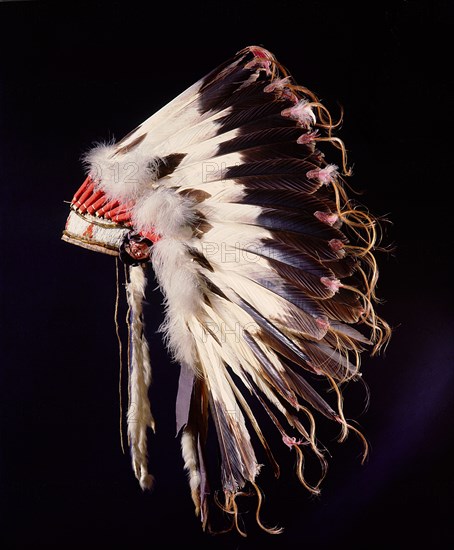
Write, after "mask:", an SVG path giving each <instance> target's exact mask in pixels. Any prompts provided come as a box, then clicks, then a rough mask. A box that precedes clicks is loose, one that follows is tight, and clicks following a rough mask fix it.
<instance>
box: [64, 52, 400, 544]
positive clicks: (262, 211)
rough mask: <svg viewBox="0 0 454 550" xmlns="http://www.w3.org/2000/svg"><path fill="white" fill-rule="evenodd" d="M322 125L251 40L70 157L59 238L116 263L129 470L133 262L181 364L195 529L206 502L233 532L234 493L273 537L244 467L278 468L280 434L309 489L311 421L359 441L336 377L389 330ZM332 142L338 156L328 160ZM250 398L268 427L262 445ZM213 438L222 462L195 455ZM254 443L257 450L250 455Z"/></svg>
mask: <svg viewBox="0 0 454 550" xmlns="http://www.w3.org/2000/svg"><path fill="white" fill-rule="evenodd" d="M337 126H338V124H335V123H334V122H333V120H332V118H331V116H330V114H329V112H328V110H327V109H326V107H324V106H323V105H322V104H321V103H320V101H319V100H318V99H317V97H316V96H315V95H314V94H313V93H312V92H311V91H309V90H308V89H306V88H304V87H303V86H300V85H298V84H296V83H295V82H294V81H293V79H292V77H291V76H290V75H289V74H288V72H287V71H286V69H285V68H284V67H283V66H281V65H280V64H279V63H278V61H277V60H276V59H275V57H274V56H273V55H272V54H271V53H270V52H269V51H267V50H265V49H263V48H261V47H257V46H250V47H247V48H245V49H244V50H242V51H240V52H238V53H237V54H236V55H235V56H234V57H233V58H232V59H230V60H228V61H227V62H225V63H224V64H222V65H221V66H220V67H218V68H216V69H214V70H213V71H212V72H211V73H210V74H209V75H207V76H206V77H205V78H202V79H201V80H199V81H198V82H197V83H195V84H194V85H193V86H191V87H190V88H189V89H187V90H186V91H184V92H183V93H181V94H180V95H179V96H178V97H176V98H175V99H174V100H173V101H171V102H170V103H169V104H168V105H166V106H165V107H164V108H163V109H161V110H160V111H158V112H157V113H155V114H154V115H152V116H151V117H150V118H148V119H147V120H146V121H145V122H143V123H142V124H140V125H139V126H138V127H137V128H136V129H135V130H134V131H133V132H131V133H130V134H129V135H128V136H126V137H125V138H123V139H122V140H121V141H119V142H118V143H107V144H98V145H97V146H96V147H94V148H93V149H92V150H91V151H89V152H88V153H87V154H86V155H85V157H84V163H85V166H86V168H87V178H86V180H85V181H84V183H83V184H82V186H81V187H80V188H79V190H78V191H77V192H76V194H75V195H74V198H73V200H72V203H71V211H70V215H69V217H68V221H67V224H66V229H65V231H64V233H63V239H64V240H66V241H68V242H70V243H73V244H76V245H79V246H83V247H86V248H89V249H92V250H95V251H100V252H105V253H108V254H111V255H114V256H119V257H120V258H121V259H122V260H123V261H124V262H125V263H126V265H127V266H128V270H129V273H128V281H127V288H126V290H127V300H128V305H129V318H128V326H129V330H130V336H129V343H130V345H129V348H130V357H129V395H130V401H131V402H130V410H129V412H128V440H129V446H130V451H131V457H132V464H133V469H134V472H135V475H136V477H137V478H138V480H139V482H140V485H141V487H142V488H143V489H148V488H150V487H151V485H152V480H153V479H152V476H151V475H150V474H149V472H148V465H147V430H148V429H149V428H151V429H154V427H155V426H154V420H153V417H152V414H151V408H150V402H149V398H148V388H149V385H150V383H151V368H150V358H149V350H148V344H147V341H146V339H145V335H144V319H143V313H142V301H143V298H144V295H145V288H146V274H145V269H146V266H147V264H148V265H151V267H152V269H153V272H154V276H155V277H156V279H157V281H158V284H159V286H160V288H161V290H162V292H163V295H164V297H165V302H164V307H165V321H164V323H163V325H162V327H161V330H162V332H163V336H164V339H165V341H166V343H167V345H168V348H169V352H170V353H171V355H172V358H173V359H174V360H175V361H176V362H178V363H179V364H180V365H181V376H180V385H179V392H178V398H177V414H176V418H177V430H178V433H180V435H181V448H182V456H183V465H184V468H185V469H186V470H187V473H188V478H189V486H190V491H191V495H192V498H193V501H194V505H195V509H196V513H197V514H198V515H200V517H201V521H202V525H203V527H204V528H209V529H212V530H214V529H216V527H215V526H214V525H213V523H212V522H211V521H210V510H211V511H213V509H214V508H213V507H215V506H216V505H217V506H219V507H220V508H221V509H222V510H223V511H224V512H227V513H228V514H229V516H228V517H230V518H231V520H232V527H234V528H236V529H237V530H238V532H239V533H240V534H242V535H244V534H245V529H244V526H243V523H242V516H241V510H240V508H239V503H238V502H237V498H238V497H239V496H243V495H245V494H249V495H255V499H256V500H255V505H254V506H255V509H256V514H255V517H256V520H257V522H258V524H259V525H260V527H262V528H263V529H264V530H266V531H268V532H269V533H279V532H280V531H281V530H280V529H278V528H270V527H267V526H265V525H264V524H263V522H262V520H261V518H260V509H261V506H262V494H261V491H260V489H259V487H258V485H257V478H258V476H259V473H260V470H261V468H266V467H272V468H273V470H274V472H275V474H276V475H278V474H279V466H278V464H277V461H276V459H275V458H274V456H273V448H274V447H275V446H276V445H278V444H279V443H281V444H282V445H284V446H286V447H288V448H289V449H290V450H291V451H292V452H293V453H294V456H295V466H296V477H297V479H298V480H299V481H300V482H301V483H302V484H303V485H304V486H305V487H306V488H307V489H308V491H310V492H311V493H315V494H317V493H319V486H320V482H321V480H322V479H323V477H324V475H325V473H326V467H327V461H326V458H325V448H324V447H323V446H322V445H320V444H319V442H318V439H317V430H316V427H317V422H318V419H319V418H320V417H325V418H327V419H329V420H331V421H332V422H333V424H334V426H337V430H338V432H339V439H340V440H341V441H342V440H345V438H346V437H347V435H348V433H349V432H350V431H353V432H355V433H356V434H357V435H359V437H360V439H361V440H362V442H363V444H364V456H365V455H366V453H367V443H366V439H365V438H364V437H363V436H362V435H361V433H360V431H359V430H358V429H357V428H356V427H354V426H353V425H352V424H351V423H350V422H349V421H348V420H347V419H346V418H345V416H344V413H343V408H342V393H341V387H342V384H343V383H345V382H347V381H350V380H358V379H360V372H359V368H360V354H361V352H362V351H363V350H364V349H365V348H369V349H371V350H372V353H375V352H377V351H378V350H379V349H380V348H381V347H382V346H383V345H384V344H385V343H386V342H387V340H388V338H389V335H390V329H389V327H388V325H387V324H386V322H385V321H383V320H382V319H380V317H379V316H378V315H377V314H376V313H375V310H374V301H375V286H376V282H377V277H378V270H377V263H376V260H375V251H376V246H377V235H378V222H377V220H376V219H375V218H373V217H372V216H371V215H370V214H369V213H368V212H367V211H366V210H364V209H362V208H361V206H360V205H359V204H356V203H355V202H353V201H352V200H351V199H350V198H349V197H348V196H347V193H346V190H345V185H344V178H345V177H347V176H348V175H350V173H349V170H348V168H347V158H346V150H345V147H344V144H343V142H342V141H341V140H340V139H339V138H338V137H335V136H334V130H335V129H336V127H337ZM330 146H332V153H333V155H335V158H338V161H337V165H336V164H334V163H329V162H327V161H326V160H325V150H326V151H327V150H328V149H329V147H330ZM332 390H334V391H332ZM132 404H133V405H134V411H135V415H134V420H132V419H131V417H132V414H131V410H132V409H131V407H132ZM257 407H262V408H263V410H264V411H265V413H266V415H267V416H268V417H269V423H270V426H274V427H275V429H276V434H277V437H276V438H274V439H273V440H272V441H271V440H270V438H269V436H268V439H267V438H266V437H265V435H264V430H263V428H264V426H263V425H261V423H259V421H258V419H257V418H256V414H257V413H256V412H254V411H256V410H257ZM261 422H263V420H262V421H261ZM209 424H211V425H212V426H213V430H210V431H209V430H208V426H209ZM213 432H214V433H216V436H217V442H218V449H219V457H220V465H221V467H220V471H219V472H216V471H213V467H212V464H213V463H214V462H215V461H213V459H212V457H211V456H207V450H206V449H207V446H206V443H207V438H208V436H209V434H212V433H213ZM252 433H254V437H253V438H252V437H251V434H252ZM254 442H256V443H259V444H260V445H261V446H262V447H263V451H261V453H262V454H263V453H264V454H265V455H266V456H267V457H268V460H267V463H265V464H264V465H263V466H262V465H261V464H259V459H258V458H257V456H258V454H257V453H258V449H257V448H256V447H255V445H256V443H254ZM210 448H211V447H210ZM309 453H312V454H313V455H314V456H315V457H317V458H318V460H319V461H320V465H321V476H320V479H319V480H318V481H317V480H316V481H309V480H307V479H306V477H305V474H304V471H303V464H304V457H305V456H306V455H307V454H309ZM219 494H222V495H223V497H222V499H220V498H219V496H218V495H219Z"/></svg>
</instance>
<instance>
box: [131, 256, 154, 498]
mask: <svg viewBox="0 0 454 550" xmlns="http://www.w3.org/2000/svg"><path fill="white" fill-rule="evenodd" d="M146 284H147V280H146V278H145V273H144V267H143V266H142V265H138V266H131V267H130V268H129V281H128V283H127V286H126V293H127V299H128V305H129V315H130V319H129V341H130V361H129V362H130V365H129V392H128V393H129V404H128V414H127V420H128V442H129V447H130V449H131V458H132V465H133V468H134V473H135V474H136V478H137V479H138V480H139V483H140V486H141V487H142V489H150V488H151V486H152V485H153V476H152V475H150V474H149V473H148V465H147V428H152V429H153V430H154V420H153V416H152V415H151V410H150V401H149V399H148V388H149V387H150V383H151V367H150V356H149V351H148V343H147V340H146V339H145V335H144V324H143V318H142V301H143V299H144V297H145V288H146Z"/></svg>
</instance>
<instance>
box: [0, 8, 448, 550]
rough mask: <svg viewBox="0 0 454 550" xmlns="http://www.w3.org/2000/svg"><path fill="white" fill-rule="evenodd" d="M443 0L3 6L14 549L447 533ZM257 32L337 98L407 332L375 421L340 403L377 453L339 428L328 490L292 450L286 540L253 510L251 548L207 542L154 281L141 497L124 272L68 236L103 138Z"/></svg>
mask: <svg viewBox="0 0 454 550" xmlns="http://www.w3.org/2000/svg"><path fill="white" fill-rule="evenodd" d="M448 4H449V2H440V1H438V2H436V1H430V2H429V1H427V2H411V1H407V2H403V1H395V2H363V3H358V4H357V3H356V2H353V3H348V2H347V3H345V2H336V3H328V2H316V1H305V2H303V1H302V2H290V1H280V2H275V3H274V5H273V6H271V5H267V4H265V3H264V2H257V3H255V2H244V3H242V4H239V3H234V2H223V3H221V4H215V3H213V4H210V3H205V2H199V3H197V4H196V5H193V3H188V4H186V5H185V6H184V7H181V6H176V5H175V3H168V4H165V3H161V5H160V6H159V9H158V8H157V7H152V6H151V7H150V6H149V9H147V10H144V9H143V8H142V7H141V6H140V4H135V3H133V2H128V3H122V2H110V3H101V2H92V3H90V4H89V3H86V4H85V3H81V2H78V3H75V4H74V5H72V6H71V7H68V6H64V7H62V6H59V5H58V4H49V3H41V2H14V3H13V2H9V3H1V4H0V47H1V50H0V56H1V57H0V71H1V73H0V77H1V87H0V94H1V96H0V100H1V110H0V116H1V136H0V139H1V141H0V143H1V204H0V208H1V224H2V227H1V232H0V238H1V251H2V252H1V278H2V279H1V332H0V334H1V351H0V353H1V371H0V377H1V380H0V381H1V389H2V400H1V405H0V406H1V433H0V436H1V439H0V444H1V447H0V484H1V498H2V514H1V518H0V522H1V525H0V541H2V542H3V543H4V544H5V547H21V546H26V545H31V546H40V545H44V544H46V545H59V546H62V547H71V546H72V545H75V546H78V545H81V544H86V543H91V544H104V545H106V546H115V545H126V544H128V543H134V544H137V545H139V546H140V547H158V548H159V547H161V546H166V545H167V544H169V545H172V546H176V545H178V544H181V545H186V544H198V545H199V546H200V547H203V548H205V547H206V548H211V547H213V546H214V545H218V546H220V547H223V548H224V547H225V548H255V547H258V545H260V546H262V547H268V546H269V547H272V548H278V547H281V546H290V544H292V545H296V547H305V546H306V545H317V546H318V547H322V548H324V547H328V546H332V545H334V544H340V545H341V548H343V547H346V546H347V545H348V546H349V547H350V548H365V547H367V546H369V544H371V543H374V544H376V545H378V546H376V547H389V548H397V547H403V548H407V547H410V545H413V544H416V543H418V544H420V545H421V546H418V547H422V545H429V544H431V545H439V544H441V543H442V542H443V541H444V542H445V543H447V542H449V541H450V542H452V538H453V537H452V527H451V524H452V509H453V504H454V502H453V497H452V493H453V489H454V484H453V473H452V472H453V470H452V463H453V459H454V455H453V447H452V431H453V430H452V420H453V412H454V411H453V400H452V395H453V388H454V376H453V370H452V316H451V311H450V305H451V304H450V302H451V297H452V292H451V284H452V268H451V266H450V263H449V261H448V260H449V259H450V256H451V250H452V248H451V244H450V239H449V237H450V233H451V216H452V208H451V204H450V202H451V201H450V200H449V199H448V195H447V194H448V190H450V189H451V187H452V178H453V167H452V152H451V149H450V147H449V145H450V144H449V135H450V134H452V122H451V121H450V120H449V115H448V105H449V102H450V99H451V98H450V97H449V92H448V76H449V72H450V70H451V67H450V64H451V62H450V57H449V55H447V54H449V51H450V45H451V40H452V35H453V31H454V29H453V25H452V22H453V20H452V13H450V11H451V10H450V9H449V8H448ZM249 44H261V45H263V46H265V47H266V48H268V49H270V50H271V51H272V52H273V53H275V54H276V56H277V57H278V59H279V60H280V61H281V62H282V63H283V64H284V65H286V66H287V67H288V68H289V69H290V71H291V73H292V74H293V75H294V77H295V79H296V80H297V81H298V82H300V83H302V84H304V85H305V86H307V87H309V88H310V89H312V90H313V91H315V92H316V93H317V94H318V95H319V96H320V97H321V98H322V100H323V101H324V102H325V103H326V104H327V105H328V106H329V107H330V108H331V109H332V110H333V111H336V110H337V105H338V103H339V104H342V105H343V107H344V109H345V122H344V124H343V127H342V130H341V132H340V135H341V137H342V138H343V139H344V141H345V142H346V144H347V147H348V149H349V150H350V161H351V162H352V163H353V164H354V171H355V175H354V177H353V178H352V179H351V183H352V185H353V186H354V187H355V188H357V189H361V190H364V197H363V199H362V200H363V201H364V202H365V203H367V205H368V207H369V208H370V209H371V211H372V212H374V213H375V214H378V215H386V216H387V217H388V218H389V219H390V220H392V222H393V224H392V225H387V226H386V228H387V229H386V236H385V242H388V243H393V244H395V252H394V253H393V254H389V255H382V256H381V257H380V266H381V279H380V284H379V294H380V296H381V297H383V298H384V299H385V302H384V304H382V305H381V306H379V312H380V314H381V315H383V316H384V317H385V318H387V319H388V321H389V322H390V323H391V325H392V326H393V327H394V329H395V330H394V336H393V339H392V341H391V343H390V345H389V348H388V350H387V353H386V354H385V356H384V357H379V358H374V359H369V358H366V357H365V358H364V361H363V374H364V378H365V380H366V381H367V383H368V385H369V387H370V392H371V402H370V407H369V409H368V411H366V412H365V413H363V414H361V411H362V406H363V400H364V395H365V394H364V390H363V389H362V388H360V387H359V385H355V386H353V387H350V386H349V387H348V388H347V390H346V393H347V403H346V411H347V415H349V416H350V417H352V418H356V419H357V420H358V421H359V422H360V424H361V426H362V429H363V431H364V432H365V433H366V435H367V437H368V440H369V442H370V443H371V453H370V457H369V460H368V461H367V462H366V464H365V465H364V466H361V465H360V459H359V456H358V455H359V452H360V445H359V443H358V441H357V440H356V439H355V438H354V437H353V436H352V437H350V438H349V439H348V441H347V442H346V443H345V444H343V445H338V444H337V443H335V441H334V438H335V435H336V434H335V433H333V432H332V431H327V432H326V434H329V435H328V440H326V439H325V441H324V442H325V443H326V444H327V445H328V447H329V450H330V452H331V454H332V460H331V465H330V469H329V472H328V477H327V478H326V480H325V482H324V485H323V487H322V494H321V496H320V497H319V498H316V499H314V498H312V497H310V496H309V495H308V493H307V492H306V491H305V490H304V489H303V488H301V487H300V486H299V485H298V483H297V481H296V479H295V477H294V475H293V473H292V464H293V463H292V457H291V456H289V453H288V451H287V452H284V451H282V453H281V455H280V456H281V459H282V461H283V469H284V472H283V475H282V476H281V480H279V482H276V481H274V480H273V479H272V478H271V476H270V475H269V473H267V472H266V471H265V473H264V475H263V477H261V478H260V483H261V485H262V488H263V489H264V490H265V493H266V495H267V499H266V502H265V508H264V512H263V515H264V519H265V521H266V522H267V523H268V524H273V523H279V524H280V525H283V526H284V527H285V531H284V534H283V535H281V536H280V537H271V536H270V535H265V534H263V533H260V532H258V531H257V530H256V529H255V528H254V527H253V521H251V520H250V519H249V518H248V515H246V524H247V525H248V529H249V536H248V538H247V539H242V538H240V537H239V536H237V535H236V534H231V535H220V536H217V537H214V538H213V537H212V536H209V535H205V534H203V533H202V532H201V529H200V526H199V522H198V520H197V519H196V518H195V517H194V515H193V507H192V503H191V500H190V496H189V490H188V488H187V483H186V479H185V474H184V472H183V469H182V459H181V457H180V451H179V442H178V439H176V438H175V433H174V401H175V394H176V385H177V377H178V368H177V366H176V365H173V364H172V363H171V362H170V360H169V359H168V357H167V354H166V352H165V350H164V348H163V345H162V343H161V340H160V336H159V335H158V334H155V331H156V329H157V327H158V326H159V323H160V322H161V320H162V306H161V300H162V297H161V295H160V294H159V291H157V290H155V289H154V287H155V284H154V283H153V282H151V284H150V285H149V292H148V306H147V309H146V315H147V323H148V325H147V326H148V333H149V339H150V343H151V352H152V361H153V367H154V385H153V388H152V390H151V400H152V405H153V410H154V414H155V417H156V420H157V424H158V432H157V434H156V435H155V436H153V437H151V441H150V462H151V471H152V472H153V474H154V475H155V477H156V480H157V482H156V487H155V489H154V491H153V492H152V493H148V494H144V493H142V492H141V490H140V488H139V486H138V484H137V482H136V480H135V479H134V477H133V474H132V472H131V468H130V465H129V458H128V457H127V455H123V454H122V453H121V449H120V445H119V436H118V398H117V384H118V351H117V343H116V338H115V331H114V325H113V313H114V301H115V271H114V262H113V260H112V259H111V258H109V257H107V256H104V255H101V254H95V253H92V252H89V251H85V250H83V249H79V248H78V247H74V246H70V245H68V244H66V243H63V242H62V241H61V240H60V235H61V231H62V229H63V227H64V223H65V219H66V216H67V212H68V210H67V205H66V204H64V202H63V201H64V200H70V199H71V197H72V195H73V193H74V191H75V189H76V188H77V187H78V185H79V184H80V183H81V181H82V179H83V177H84V175H83V170H82V167H81V164H80V155H81V154H82V153H83V152H84V151H86V150H87V149H88V148H89V147H90V146H91V144H92V143H93V141H95V140H100V139H109V138H111V137H113V136H115V137H116V138H120V137H122V135H124V134H126V133H127V132H128V131H129V130H131V129H132V128H133V127H135V126H136V125H137V124H138V123H140V122H142V120H144V119H145V118H146V117H148V116H149V114H151V113H152V112H154V111H155V110H156V109H158V108H160V107H161V106H163V105H164V104H165V103H167V102H168V101H169V100H171V99H172V98H173V97H174V96H175V95H176V94H177V93H179V92H180V91H182V90H183V89H185V88H186V87H187V86H189V85H190V84H192V83H193V82H194V81H195V80H196V79H198V78H200V77H202V76H203V75H205V74H206V73H207V72H209V71H210V70H211V69H212V68H213V67H214V66H216V65H217V64H219V63H221V62H223V61H224V60H225V59H226V58H228V57H230V56H232V55H233V54H234V53H235V52H236V51H238V50H239V49H241V48H243V47H244V46H246V45H249ZM450 124H451V126H450ZM356 386H358V387H356ZM273 433H274V432H273ZM270 434H271V432H270ZM270 437H271V436H270ZM274 437H276V434H274ZM277 439H278V438H277V437H276V444H277V446H279V445H280V444H279V441H277ZM262 480H263V481H262ZM249 515H251V513H250V514H249ZM159 537H161V539H162V540H163V541H165V544H163V545H162V544H161V543H158V542H157V540H158V538H159ZM436 547H437V546H436Z"/></svg>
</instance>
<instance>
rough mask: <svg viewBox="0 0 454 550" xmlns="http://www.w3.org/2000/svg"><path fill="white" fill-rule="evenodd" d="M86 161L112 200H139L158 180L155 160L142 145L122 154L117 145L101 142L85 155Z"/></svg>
mask: <svg viewBox="0 0 454 550" xmlns="http://www.w3.org/2000/svg"><path fill="white" fill-rule="evenodd" d="M83 161H84V164H85V165H86V167H87V171H88V173H89V174H90V176H91V177H92V179H93V180H94V181H95V182H97V183H98V185H99V187H100V188H101V189H102V190H103V191H104V192H105V194H106V195H107V196H108V197H109V198H110V199H112V200H113V199H116V200H119V201H121V202H123V201H127V200H134V199H137V198H138V197H140V196H143V194H144V192H146V191H147V190H148V189H151V187H152V185H153V183H154V182H155V180H156V166H157V163H156V160H155V159H154V158H153V157H150V153H149V151H147V150H146V149H145V148H141V147H140V145H139V146H138V147H136V148H135V149H134V151H130V152H129V153H127V154H121V153H119V152H118V146H117V145H114V144H111V143H99V144H97V145H96V146H95V147H93V149H91V150H90V151H88V153H86V154H85V155H84V157H83Z"/></svg>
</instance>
